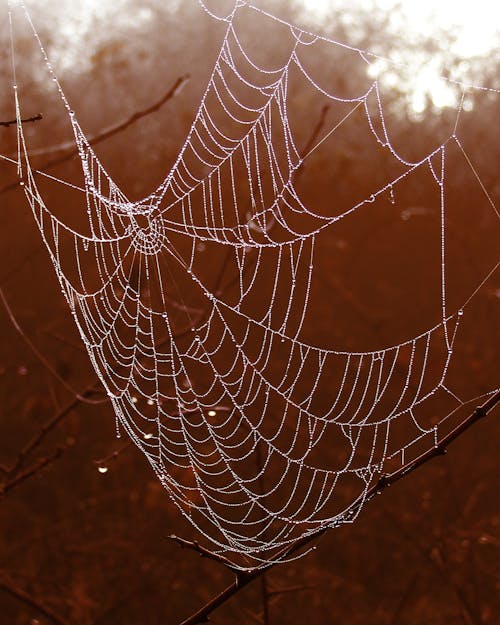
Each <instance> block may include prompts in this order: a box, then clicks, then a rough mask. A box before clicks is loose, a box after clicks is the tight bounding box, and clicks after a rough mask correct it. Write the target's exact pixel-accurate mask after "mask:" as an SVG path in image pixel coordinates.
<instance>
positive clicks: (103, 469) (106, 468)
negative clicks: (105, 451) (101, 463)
mask: <svg viewBox="0 0 500 625" xmlns="http://www.w3.org/2000/svg"><path fill="white" fill-rule="evenodd" d="M97 470H98V471H99V473H107V472H108V467H99V468H98V469H97Z"/></svg>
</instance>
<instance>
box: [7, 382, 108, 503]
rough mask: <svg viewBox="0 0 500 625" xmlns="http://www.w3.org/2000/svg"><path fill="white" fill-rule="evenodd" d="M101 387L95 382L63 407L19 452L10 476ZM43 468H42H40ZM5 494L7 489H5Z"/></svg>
mask: <svg viewBox="0 0 500 625" xmlns="http://www.w3.org/2000/svg"><path fill="white" fill-rule="evenodd" d="M99 387H100V382H99V380H97V381H96V382H93V383H92V384H91V385H90V386H89V387H87V389H85V390H84V391H83V393H81V394H80V395H78V396H77V397H75V398H74V399H73V400H71V401H70V402H69V403H68V404H66V406H63V408H61V409H60V410H59V411H58V412H56V414H55V415H53V416H52V417H51V418H50V419H49V420H48V421H47V422H46V423H45V424H44V425H42V427H41V428H40V430H39V431H38V432H37V433H36V434H35V435H34V436H33V438H32V439H31V440H30V441H29V442H28V443H27V444H26V446H25V447H24V448H23V449H22V450H21V451H20V452H19V454H18V456H17V459H16V461H15V462H14V464H13V466H12V467H10V469H8V471H7V472H8V474H9V475H10V476H13V475H15V474H16V473H17V472H18V471H19V469H20V468H21V467H22V465H23V464H24V462H25V460H26V458H27V456H28V455H29V454H31V453H32V452H33V450H34V449H36V448H37V447H38V446H39V445H40V443H41V442H42V441H43V439H44V438H45V436H46V435H47V434H48V433H49V432H51V431H52V430H53V429H54V428H55V427H56V426H57V425H58V424H59V423H60V422H61V421H62V419H64V417H66V416H67V415H68V414H69V413H70V412H71V411H72V410H73V409H74V408H76V406H78V404H80V403H81V402H82V401H83V400H84V399H85V398H86V397H90V396H91V395H93V394H94V393H95V392H96V391H97V390H98V389H99ZM40 468H41V467H40ZM4 492H5V487H4Z"/></svg>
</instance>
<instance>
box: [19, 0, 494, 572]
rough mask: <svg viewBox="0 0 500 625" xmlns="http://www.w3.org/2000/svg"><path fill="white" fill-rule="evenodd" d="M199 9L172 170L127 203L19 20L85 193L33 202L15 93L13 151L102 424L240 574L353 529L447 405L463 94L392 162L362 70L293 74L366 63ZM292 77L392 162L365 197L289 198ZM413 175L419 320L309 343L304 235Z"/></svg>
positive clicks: (447, 418)
mask: <svg viewBox="0 0 500 625" xmlns="http://www.w3.org/2000/svg"><path fill="white" fill-rule="evenodd" d="M256 12H259V14H260V18H261V19H262V20H265V21H267V22H269V23H272V24H273V25H274V27H276V28H279V29H281V31H280V32H281V37H282V41H283V47H282V50H281V51H282V56H281V57H280V59H278V60H277V62H276V63H275V64H274V65H272V66H270V65H268V66H263V65H262V64H261V63H260V62H259V60H258V59H256V58H255V55H253V54H252V52H251V51H249V49H248V48H247V47H246V46H245V45H244V43H243V39H244V38H243V36H242V32H243V31H244V28H245V20H246V19H247V18H248V15H249V14H252V13H256ZM26 16H27V19H28V20H30V18H29V15H28V13H27V12H26ZM217 19H221V20H223V21H225V22H226V25H227V27H226V30H225V34H224V36H223V39H222V43H221V46H220V51H219V54H218V56H217V58H216V61H215V64H214V66H213V71H212V73H211V75H210V78H209V80H208V85H207V87H206V90H205V92H204V95H203V97H202V100H201V103H200V105H199V108H198V110H197V113H196V116H195V119H194V122H193V124H192V126H191V129H190V130H189V133H188V135H187V138H186V140H185V143H184V145H183V146H182V148H181V150H180V152H179V155H178V157H177V159H176V161H175V163H174V165H173V166H172V168H171V169H170V170H169V171H168V173H166V175H165V177H164V179H163V181H162V182H161V183H160V184H159V185H158V186H157V187H156V188H155V189H154V190H153V191H152V192H151V193H150V194H149V195H147V196H146V197H144V198H143V199H141V200H140V201H132V200H130V199H129V198H128V197H127V196H126V195H125V194H124V193H123V192H122V190H121V189H120V188H119V187H118V185H117V184H115V182H114V181H113V179H112V178H111V177H110V175H108V173H107V171H106V168H105V167H104V165H103V164H102V163H101V162H100V160H99V158H98V157H97V155H96V153H95V152H94V150H93V148H92V147H91V145H90V142H89V140H88V138H87V137H86V134H85V132H84V131H83V130H82V128H81V126H80V124H79V121H78V118H77V115H75V113H74V112H73V110H72V107H71V105H70V103H69V101H68V99H67V98H66V96H65V94H64V92H63V90H62V88H61V86H60V84H59V81H58V79H57V76H56V74H55V72H54V69H53V66H52V65H51V62H50V60H49V58H48V56H47V54H46V53H45V50H44V48H43V45H42V42H41V40H40V38H39V37H38V35H37V33H36V30H35V28H34V27H33V24H32V23H31V21H30V23H31V26H32V27H33V36H34V37H35V38H36V40H37V43H38V44H39V46H40V49H41V53H42V56H43V59H44V61H45V64H46V67H47V70H48V72H49V73H50V75H51V78H52V79H53V81H54V83H55V85H56V86H57V89H58V90H59V94H60V98H61V99H62V102H63V103H64V105H65V107H66V109H67V113H68V116H69V119H70V123H71V126H72V130H73V133H74V140H75V142H76V146H77V147H78V153H79V157H80V161H81V170H82V180H83V183H82V185H81V186H78V185H74V184H72V183H68V184H70V186H71V187H72V189H73V191H75V197H76V198H77V200H75V202H74V203H73V204H72V205H71V206H68V207H66V210H65V211H62V212H61V211H53V210H51V207H50V205H49V204H50V203H49V202H47V203H46V200H45V199H44V193H43V191H42V190H41V187H40V184H39V181H40V176H39V175H38V173H36V172H35V171H34V169H33V168H32V166H31V163H30V152H29V146H28V144H27V139H26V136H25V128H24V124H23V123H22V121H21V120H22V111H21V104H20V98H19V97H18V94H17V85H15V88H14V94H15V98H16V115H17V122H18V123H17V128H18V158H17V162H18V172H19V176H20V178H21V179H22V182H21V185H22V186H23V188H24V193H25V197H26V199H27V201H28V202H29V204H30V206H31V209H32V212H33V215H34V217H35V220H36V223H37V225H38V227H39V229H40V232H41V235H42V237H43V241H44V243H45V245H46V246H47V249H48V251H49V254H50V258H51V260H52V262H53V265H54V267H55V271H56V274H57V277H58V279H59V282H60V285H61V288H62V291H63V293H64V296H65V297H66V299H67V301H68V304H69V307H70V310H71V313H72V315H73V317H74V319H75V323H76V325H77V327H78V330H79V332H80V335H81V338H82V340H83V342H84V344H85V347H86V349H87V351H88V354H89V356H90V359H91V361H92V365H93V367H94V368H95V371H96V373H97V375H98V376H99V378H100V380H101V382H102V384H103V386H104V387H105V389H106V392H107V394H108V396H109V398H110V401H111V403H112V405H113V408H114V411H115V414H116V419H117V427H118V429H119V430H124V431H125V432H126V433H127V434H128V436H129V437H130V438H131V439H132V440H133V442H134V443H135V445H136V446H137V447H138V448H139V449H140V450H141V451H142V452H143V453H144V455H145V456H146V458H147V460H148V461H149V463H150V464H151V467H152V468H153V470H154V472H155V473H156V475H157V476H158V479H159V480H160V481H161V483H162V485H163V486H164V488H165V489H166V491H167V492H168V494H169V496H170V498H171V500H172V501H173V502H174V503H175V504H176V506H177V507H178V508H179V510H180V512H181V513H182V514H183V515H184V516H185V517H186V518H187V519H188V520H189V521H190V522H191V523H192V524H193V525H194V526H195V527H196V528H197V530H198V531H199V532H200V533H201V534H203V536H204V537H205V538H206V540H207V541H208V542H209V544H210V545H211V546H212V547H213V548H215V549H216V550H219V551H220V552H223V553H226V554H227V555H228V556H229V557H230V558H231V559H232V560H233V561H234V562H235V563H236V564H237V565H238V566H242V567H253V566H260V565H262V564H265V563H267V562H271V561H273V560H274V559H275V558H276V557H278V556H279V553H280V550H282V549H283V548H284V547H286V546H287V545H290V544H291V543H293V542H294V541H296V540H297V539H298V538H300V537H303V536H307V535H308V534H312V533H314V532H316V531H317V530H318V528H324V527H333V526H338V525H340V524H342V523H346V522H352V521H353V520H354V518H355V517H356V515H357V513H358V512H359V510H360V509H361V507H362V503H363V501H364V499H365V497H366V494H367V492H368V490H369V488H370V487H371V486H372V485H373V484H374V483H375V482H376V480H377V479H378V478H379V477H380V476H381V475H382V474H384V473H386V472H387V471H390V470H394V469H395V468H397V467H400V466H401V465H404V464H405V463H407V462H409V461H411V459H412V458H414V457H416V456H417V455H418V454H419V453H421V452H422V450H425V449H428V448H429V447H432V446H435V445H437V444H438V440H439V438H440V437H441V436H442V435H444V434H445V433H446V432H447V431H448V430H449V428H451V427H452V426H453V425H454V423H455V421H454V415H455V414H456V413H457V411H458V410H459V409H460V408H462V407H463V405H464V402H463V401H462V400H461V399H460V398H459V395H460V393H459V392H457V390H456V389H453V388H451V387H450V386H449V385H447V373H448V370H449V367H450V363H451V361H452V358H453V353H454V346H455V342H456V337H457V336H458V334H459V332H460V327H459V326H460V323H461V320H462V318H463V315H464V314H466V312H467V311H466V308H467V305H468V303H469V300H470V298H469V300H464V301H463V302H462V305H461V306H460V307H456V306H455V307H454V308H453V309H450V308H449V304H448V299H447V281H446V276H447V256H446V228H445V222H446V211H447V204H446V202H445V199H446V173H447V167H446V165H447V160H446V159H447V154H448V151H449V150H450V149H453V150H455V151H457V150H462V149H463V148H462V146H461V143H460V139H459V136H458V134H457V124H458V117H459V115H460V112H461V105H460V106H459V107H458V110H457V124H456V125H455V129H454V130H453V131H452V132H451V134H450V135H449V136H448V137H446V139H445V140H444V141H442V142H441V141H438V145H436V146H435V147H434V148H433V149H432V150H431V151H429V152H428V153H426V154H425V155H424V156H423V157H422V158H419V159H418V160H416V161H411V160H408V159H407V158H405V157H403V156H402V155H401V153H400V150H398V149H397V148H396V147H395V146H394V145H393V143H392V142H391V138H390V133H389V131H388V128H387V124H386V115H385V112H384V103H383V99H382V97H381V91H380V85H379V83H378V81H377V80H372V81H371V82H370V83H369V84H368V86H367V88H366V89H364V90H362V91H361V92H359V93H357V94H355V95H352V94H349V95H345V94H344V93H342V92H341V91H336V90H332V89H331V88H329V87H328V82H327V81H322V79H321V77H320V76H316V75H315V73H314V71H313V70H312V69H311V67H312V64H311V59H312V58H313V56H314V50H315V46H323V47H329V48H331V49H332V50H333V51H338V53H339V55H341V58H345V59H348V60H349V63H351V64H355V65H356V64H357V65H360V66H362V67H369V66H370V65H371V64H372V63H373V62H374V61H375V60H376V59H377V58H378V57H376V56H375V55H372V54H370V53H369V52H367V51H364V50H361V49H358V48H356V47H350V46H348V45H346V44H343V43H340V42H337V41H334V40H331V39H328V38H325V37H320V36H316V35H313V34H311V33H309V32H306V31H304V30H301V29H300V28H298V27H297V26H295V25H292V24H288V23H286V22H283V21H282V20H279V19H278V18H276V17H274V16H272V15H269V14H264V13H263V12H262V11H261V10H260V9H258V8H256V7H253V6H251V5H250V4H248V3H246V2H242V1H238V2H236V5H235V7H234V10H233V11H232V13H231V14H230V15H229V16H227V17H224V18H220V17H219V18H217ZM337 69H338V68H337ZM340 69H341V68H340ZM297 85H300V89H301V90H302V91H306V90H309V91H310V92H311V93H314V94H319V95H320V96H321V97H322V98H323V99H324V100H325V101H326V102H327V103H328V104H329V105H331V106H335V107H336V110H337V111H338V118H337V121H336V122H335V127H334V128H333V127H332V126H333V124H332V125H331V126H330V128H328V129H325V130H324V132H323V138H326V131H327V130H329V132H328V140H329V141H332V142H335V136H336V135H335V134H332V132H333V131H334V130H335V131H338V130H339V129H341V128H343V127H344V126H345V125H346V124H356V125H357V127H358V128H362V129H363V132H365V133H369V134H370V136H371V138H372V142H373V145H374V150H375V152H374V153H376V154H379V153H380V154H382V153H384V155H385V157H387V156H390V159H391V161H392V168H391V169H390V171H389V173H388V174H386V175H385V178H384V177H383V176H382V178H381V177H379V178H378V179H379V180H381V182H380V183H377V184H376V185H375V186H374V187H373V188H372V189H371V190H369V191H368V192H367V191H366V188H367V187H366V184H365V181H363V184H361V183H360V185H359V191H358V195H359V198H358V199H357V200H356V201H355V202H354V203H351V204H349V205H346V204H345V202H343V201H342V199H339V198H337V197H336V190H335V181H332V183H331V188H330V191H329V201H328V202H323V203H321V206H320V208H318V207H317V206H316V205H315V203H314V202H312V201H310V199H306V198H305V197H304V195H303V194H301V193H300V192H299V190H298V188H299V185H298V179H299V175H300V176H303V178H305V177H307V170H306V171H304V172H302V168H303V166H304V163H305V162H306V161H307V158H308V157H309V156H310V154H311V153H312V152H313V151H314V150H315V149H317V148H318V147H319V144H320V143H321V142H322V141H323V140H322V139H319V138H318V139H317V140H316V141H315V142H313V145H310V146H308V150H306V151H304V149H303V144H302V145H299V144H298V141H297V138H296V136H297V133H296V129H295V128H294V124H293V110H292V109H293V105H294V94H295V93H296V90H297ZM467 88H468V89H471V88H473V87H470V86H469V87H467ZM476 88H477V87H476ZM463 89H464V91H465V89H466V87H465V86H464V87H463ZM491 92H492V93H494V95H496V92H495V90H493V89H492V90H491ZM313 123H314V119H313V118H311V124H313ZM166 132H168V128H167V129H166ZM323 147H324V146H323ZM464 154H465V152H464ZM360 156H361V155H360ZM374 166H376V165H374ZM419 176H420V177H421V179H422V180H425V184H427V185H428V186H429V187H430V188H431V189H432V194H433V197H434V206H435V209H436V214H437V215H438V216H439V218H438V219H436V220H435V222H433V223H434V224H435V227H436V232H435V241H436V245H437V247H436V249H437V256H438V258H439V262H437V263H436V267H435V271H436V274H437V279H438V281H439V285H440V287H439V297H438V298H437V300H436V310H438V311H439V312H438V315H437V321H436V323H435V324H434V325H433V326H432V327H428V328H427V329H425V330H424V331H422V332H420V333H419V334H418V335H417V336H413V337H411V338H408V339H406V340H404V341H400V342H395V343H394V344H389V345H388V346H384V347H380V348H378V349H376V350H373V349H369V350H366V351H346V350H344V349H341V350H337V349H335V348H334V346H332V345H329V344H328V342H325V344H316V343H315V342H314V341H312V340H311V339H310V337H311V331H310V328H311V327H312V326H313V325H314V323H315V320H314V319H311V313H310V310H311V305H312V304H311V302H312V300H313V298H314V293H316V292H317V291H318V288H317V284H316V282H315V275H316V272H317V270H318V265H317V264H316V256H315V252H316V249H317V247H318V246H320V245H321V244H322V243H321V242H322V237H325V236H327V235H328V233H329V232H331V231H332V230H333V229H335V228H337V227H339V225H340V224H341V223H342V222H343V221H344V220H345V219H347V218H351V216H352V215H354V214H358V213H359V214H361V215H362V214H363V212H368V211H375V210H377V207H378V205H379V202H382V201H383V202H389V203H390V204H392V205H397V202H398V196H400V194H402V193H404V190H405V188H406V186H407V185H409V184H413V183H414V181H415V180H418V179H419V178H418V177H419ZM53 180H56V182H57V179H55V178H53ZM60 182H63V181H60ZM478 184H479V183H478ZM483 190H484V192H485V193H486V195H487V192H486V189H483ZM355 191H356V190H354V192H353V195H356V192H355ZM487 201H489V203H490V204H491V206H490V208H491V210H492V211H495V206H494V203H493V201H492V200H491V198H490V197H489V196H488V195H487ZM325 207H326V208H325ZM409 253H410V254H411V250H410V251H409ZM373 262H374V263H376V262H377V259H376V258H375V259H373ZM228 276H232V278H231V279H228ZM476 286H477V285H476ZM322 296H323V298H326V299H328V293H327V292H322ZM438 408H439V410H441V412H439V411H438Z"/></svg>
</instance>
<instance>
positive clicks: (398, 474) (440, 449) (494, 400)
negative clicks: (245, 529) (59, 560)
mask: <svg viewBox="0 0 500 625" xmlns="http://www.w3.org/2000/svg"><path fill="white" fill-rule="evenodd" d="M499 402H500V390H499V391H496V392H495V393H494V394H493V395H492V396H491V397H490V399H488V400H487V401H486V402H485V403H484V404H482V405H481V406H478V407H477V408H476V409H475V410H474V412H473V413H472V414H470V415H469V416H468V417H467V418H466V419H464V420H463V421H462V423H460V424H459V425H458V426H457V427H456V428H455V429H453V430H452V431H451V432H449V433H448V434H447V435H446V436H444V437H443V438H442V439H441V441H440V442H439V443H438V445H436V446H435V447H432V448H431V449H429V450H428V451H426V452H424V453H422V454H421V455H420V456H419V457H418V458H417V459H416V460H413V461H411V462H409V463H408V464H406V465H404V466H402V467H401V468H400V469H398V470H397V471H394V472H393V473H390V474H388V475H381V476H380V478H379V479H378V480H377V482H376V483H375V484H374V485H373V486H372V487H371V488H370V489H369V490H368V492H367V493H366V496H365V497H364V498H363V499H361V500H358V501H357V502H355V503H354V505H353V506H352V507H351V514H352V515H353V516H355V514H356V513H357V512H359V511H360V509H361V507H362V506H363V504H364V502H368V501H371V500H372V499H373V498H374V497H375V496H376V495H377V494H378V493H380V492H381V491H382V490H384V489H385V488H387V487H388V486H390V485H391V484H395V483H396V482H398V481H399V480H400V479H401V478H403V477H404V476H406V475H408V474H409V473H411V472H412V471H414V470H415V469H417V468H418V467H420V466H422V465H423V464H424V463H426V462H428V461H429V460H431V459H432V458H434V457H436V456H438V455H442V454H443V453H444V452H445V451H446V448H447V447H448V445H450V443H452V442H453V441H454V440H455V439H456V438H458V437H459V436H460V435H461V434H462V433H463V432H465V431H466V430H467V429H469V428H470V427H471V426H472V425H473V424H474V423H476V422H477V421H479V420H480V419H481V418H483V417H485V416H486V415H487V414H488V413H489V412H491V411H492V410H493V408H494V407H495V406H496V405H497V404H498V403H499ZM328 529H329V527H322V528H319V529H318V530H317V531H315V532H313V533H312V534H309V535H307V536H304V537H302V538H300V539H298V540H297V541H295V542H294V543H292V544H291V545H290V546H288V547H286V548H284V549H282V550H281V551H280V552H278V554H277V556H276V558H275V561H274V562H272V563H270V564H267V565H265V566H263V567H261V568H259V569H252V570H249V571H242V572H240V574H239V575H238V577H237V579H236V581H235V582H233V583H232V584H231V585H230V586H228V587H227V588H225V589H224V590H223V591H222V592H220V593H219V594H218V595H216V596H215V597H214V598H213V599H211V600H210V601H209V602H208V603H206V604H205V605H204V606H203V607H202V608H200V609H199V610H198V611H197V612H195V613H194V614H193V615H191V616H190V617H188V618H187V619H185V620H184V621H182V623H181V625H198V624H199V623H206V622H207V621H208V620H209V616H210V614H211V613H212V612H213V611H214V610H216V609H217V608H218V607H220V606H221V605H222V604H224V603H225V602H226V601H228V599H230V598H231V597H233V596H234V595H235V594H236V593H238V592H239V591H240V590H241V589H242V588H244V587H245V586H247V585H248V584H249V583H250V582H252V581H253V580H254V579H257V578H259V577H260V576H261V575H263V574H264V573H265V572H266V571H269V570H270V569H271V568H273V567H274V566H276V564H277V563H278V562H279V561H280V560H281V561H282V560H285V559H286V558H287V557H289V556H290V555H292V554H294V553H296V552H297V551H300V550H302V549H303V548H304V547H306V546H307V545H309V544H310V543H311V542H313V541H314V540H317V539H318V538H320V537H321V536H322V535H323V534H324V533H325V532H326V531H327V530H328Z"/></svg>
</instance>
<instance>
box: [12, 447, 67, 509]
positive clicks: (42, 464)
mask: <svg viewBox="0 0 500 625" xmlns="http://www.w3.org/2000/svg"><path fill="white" fill-rule="evenodd" d="M64 450H65V447H62V446H61V447H58V448H57V449H56V450H55V451H54V453H52V454H50V456H45V457H43V458H40V459H39V460H37V461H36V462H35V463H34V464H32V465H31V466H30V467H28V468H27V469H25V470H24V471H21V472H20V473H17V475H15V476H14V477H13V478H12V479H10V480H8V481H7V482H5V483H4V484H1V485H0V497H2V496H3V495H5V494H6V493H8V492H9V491H10V490H12V489H13V488H15V487H16V486H19V484H22V483H23V482H25V481H26V480H28V479H29V478H30V477H33V476H34V475H36V474H37V473H40V471H42V470H43V469H45V468H46V467H48V466H49V465H51V464H52V463H53V462H55V461H56V460H57V459H58V458H59V457H60V456H61V455H62V453H63V451H64Z"/></svg>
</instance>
